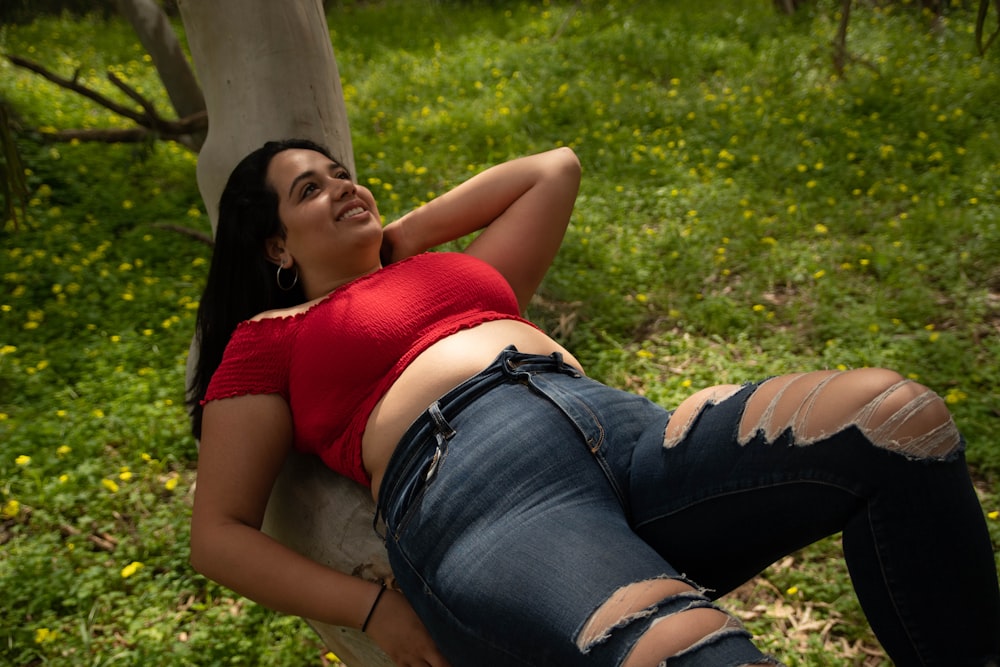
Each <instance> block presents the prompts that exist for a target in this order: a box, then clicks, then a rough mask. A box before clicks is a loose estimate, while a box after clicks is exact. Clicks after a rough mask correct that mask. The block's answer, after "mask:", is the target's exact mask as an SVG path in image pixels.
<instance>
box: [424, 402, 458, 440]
mask: <svg viewBox="0 0 1000 667" xmlns="http://www.w3.org/2000/svg"><path fill="white" fill-rule="evenodd" d="M427 414H428V415H429V416H430V418H431V419H432V420H433V421H434V431H435V434H436V435H437V436H438V442H439V443H440V442H441V439H442V438H443V439H445V440H451V439H452V438H453V437H455V433H456V431H455V429H453V428H452V427H451V424H449V423H448V420H447V419H445V416H444V414H443V413H442V412H441V404H440V403H439V402H438V401H434V402H433V403H431V405H430V407H429V408H427Z"/></svg>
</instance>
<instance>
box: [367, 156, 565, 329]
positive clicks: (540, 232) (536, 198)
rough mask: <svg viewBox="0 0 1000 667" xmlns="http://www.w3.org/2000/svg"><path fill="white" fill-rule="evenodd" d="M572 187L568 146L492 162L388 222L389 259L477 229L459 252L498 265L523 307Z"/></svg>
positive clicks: (552, 247)
mask: <svg viewBox="0 0 1000 667" xmlns="http://www.w3.org/2000/svg"><path fill="white" fill-rule="evenodd" d="M579 187H580V162H579V160H578V159H577V157H576V154H575V153H573V151H572V150H571V149H569V148H557V149H555V150H551V151H547V152H545V153H539V154H537V155H530V156H527V157H523V158H518V159H516V160H511V161H510V162H504V163H503V164H499V165H497V166H495V167H491V168H489V169H487V170H486V171H484V172H482V173H480V174H477V175H476V176H473V177H472V178H470V179H469V180H468V181H466V182H464V183H462V184H461V185H459V186H458V187H456V188H454V189H453V190H450V191H449V192H447V193H445V194H443V195H441V196H440V197H438V198H437V199H434V200H433V201H431V202H429V203H427V204H426V205H424V206H422V207H420V208H418V209H416V210H414V211H412V212H410V213H408V214H407V215H405V216H403V217H402V218H400V219H399V220H397V221H395V222H393V223H390V224H389V225H387V226H386V228H385V239H386V245H387V247H391V260H392V261H397V260H399V259H402V258H404V257H409V256H411V255H416V254H419V253H421V252H424V251H425V250H428V249H430V248H433V247H434V246H437V245H440V244H442V243H446V242H448V241H453V240H455V239H458V238H461V237H463V236H465V235H467V234H470V233H472V232H475V231H478V230H480V229H482V230H483V232H482V233H481V234H480V235H479V236H478V237H477V238H476V239H475V240H474V241H473V242H472V243H470V244H469V247H468V248H467V249H466V252H468V253H469V254H471V255H474V256H476V257H479V258H481V259H483V260H485V261H486V262H488V263H490V264H491V265H493V266H494V267H495V268H496V269H497V270H498V271H500V273H501V274H503V276H504V277H505V278H506V279H507V281H508V282H509V283H510V285H511V287H512V288H513V290H514V293H515V294H516V295H517V299H518V303H519V304H520V306H521V309H522V310H524V308H526V307H527V305H528V302H529V301H530V299H531V296H532V295H533V294H534V293H535V289H537V287H538V285H539V283H541V281H542V278H543V277H544V276H545V272H546V271H547V270H548V268H549V265H550V264H551V263H552V260H553V258H555V255H556V252H558V250H559V246H560V244H561V243H562V239H563V235H564V234H565V232H566V226H567V224H568V223H569V218H570V214H571V213H572V212H573V204H574V202H575V201H576V195H577V192H578V190H579ZM387 259H389V258H387Z"/></svg>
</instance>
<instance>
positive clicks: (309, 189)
mask: <svg viewBox="0 0 1000 667" xmlns="http://www.w3.org/2000/svg"><path fill="white" fill-rule="evenodd" d="M318 189H319V188H317V187H316V184H315V183H306V184H305V185H304V186H303V187H302V198H303V199H305V198H306V197H308V196H309V195H311V194H312V193H313V192H315V191H316V190H318Z"/></svg>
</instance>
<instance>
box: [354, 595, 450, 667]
mask: <svg viewBox="0 0 1000 667" xmlns="http://www.w3.org/2000/svg"><path fill="white" fill-rule="evenodd" d="M366 633H367V634H368V636H369V637H371V638H372V640H373V641H374V642H375V643H376V644H378V645H379V646H380V647H381V648H382V650H383V651H385V652H386V655H388V656H389V658H390V659H391V660H392V661H393V662H394V663H395V664H396V665H398V666H399V667H427V665H430V667H449V665H448V661H447V660H445V659H444V656H443V655H441V653H440V652H439V651H438V650H437V646H435V645H434V640H432V639H431V636H430V634H428V632H427V628H425V627H424V624H423V623H421V622H420V619H419V618H418V617H417V614H416V612H414V611H413V607H411V606H410V603H409V602H407V601H406V598H405V597H403V595H402V594H401V593H398V592H396V591H394V590H386V591H385V593H383V594H382V597H381V599H380V600H379V601H378V605H377V606H376V607H375V610H374V611H373V612H372V617H371V619H370V620H369V621H368V628H367V630H366Z"/></svg>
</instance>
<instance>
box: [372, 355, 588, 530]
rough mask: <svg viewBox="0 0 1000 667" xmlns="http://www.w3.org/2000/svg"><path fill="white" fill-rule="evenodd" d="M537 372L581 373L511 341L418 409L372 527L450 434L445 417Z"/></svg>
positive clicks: (395, 459) (394, 456)
mask: <svg viewBox="0 0 1000 667" xmlns="http://www.w3.org/2000/svg"><path fill="white" fill-rule="evenodd" d="M538 373H562V374H565V375H571V376H574V377H580V376H582V373H581V372H580V371H579V370H578V369H577V368H575V367H574V366H571V365H569V364H567V363H566V362H565V361H563V357H562V354H561V353H559V352H553V353H552V354H550V355H540V354H529V353H524V352H519V351H518V350H517V348H516V347H514V346H513V345H511V346H509V347H507V348H504V350H503V351H502V352H500V354H499V355H497V357H496V359H494V360H493V361H492V362H491V363H490V364H489V365H488V366H487V367H486V368H484V369H483V370H482V371H480V372H479V373H477V374H475V375H473V376H472V377H470V378H469V379H467V380H465V381H463V382H462V383H461V384H459V385H457V386H456V387H455V388H453V389H451V390H450V391H449V392H448V393H446V394H445V395H443V396H441V397H440V398H438V399H437V400H436V401H434V402H433V403H432V404H431V405H430V406H429V407H428V408H427V409H426V410H424V411H423V412H422V413H420V415H419V416H418V417H417V418H416V419H415V420H414V421H413V423H412V424H410V426H409V428H407V430H406V432H405V433H404V434H403V437H402V438H400V440H399V443H397V445H396V450H395V451H394V452H393V454H392V456H391V457H390V459H389V463H388V465H387V466H386V470H385V474H384V475H383V477H382V484H381V488H380V489H379V498H378V506H377V508H376V512H375V520H374V525H375V526H376V530H377V525H378V522H379V518H380V517H382V516H385V510H386V507H387V506H388V503H389V502H390V499H391V498H392V497H393V496H394V495H395V494H396V492H397V491H398V487H399V486H400V485H401V484H403V483H404V481H405V480H407V479H408V478H409V477H410V476H411V474H412V472H413V468H414V467H415V466H421V465H423V464H424V461H425V458H426V457H425V456H422V454H424V453H426V452H427V450H428V449H430V448H432V447H434V446H435V445H436V444H437V443H439V442H440V440H441V439H445V440H447V439H449V438H450V437H451V434H450V432H449V431H450V427H448V425H447V421H446V420H447V419H448V418H450V417H453V416H454V415H456V414H458V413H459V412H461V410H462V409H463V408H464V407H465V406H467V405H469V404H471V403H472V402H474V401H476V400H478V399H479V398H481V397H482V396H483V395H485V394H486V393H487V392H489V390H490V389H492V388H493V387H497V386H499V385H502V384H506V383H509V382H521V381H524V380H525V379H526V378H527V377H529V376H531V375H535V374H538Z"/></svg>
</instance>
